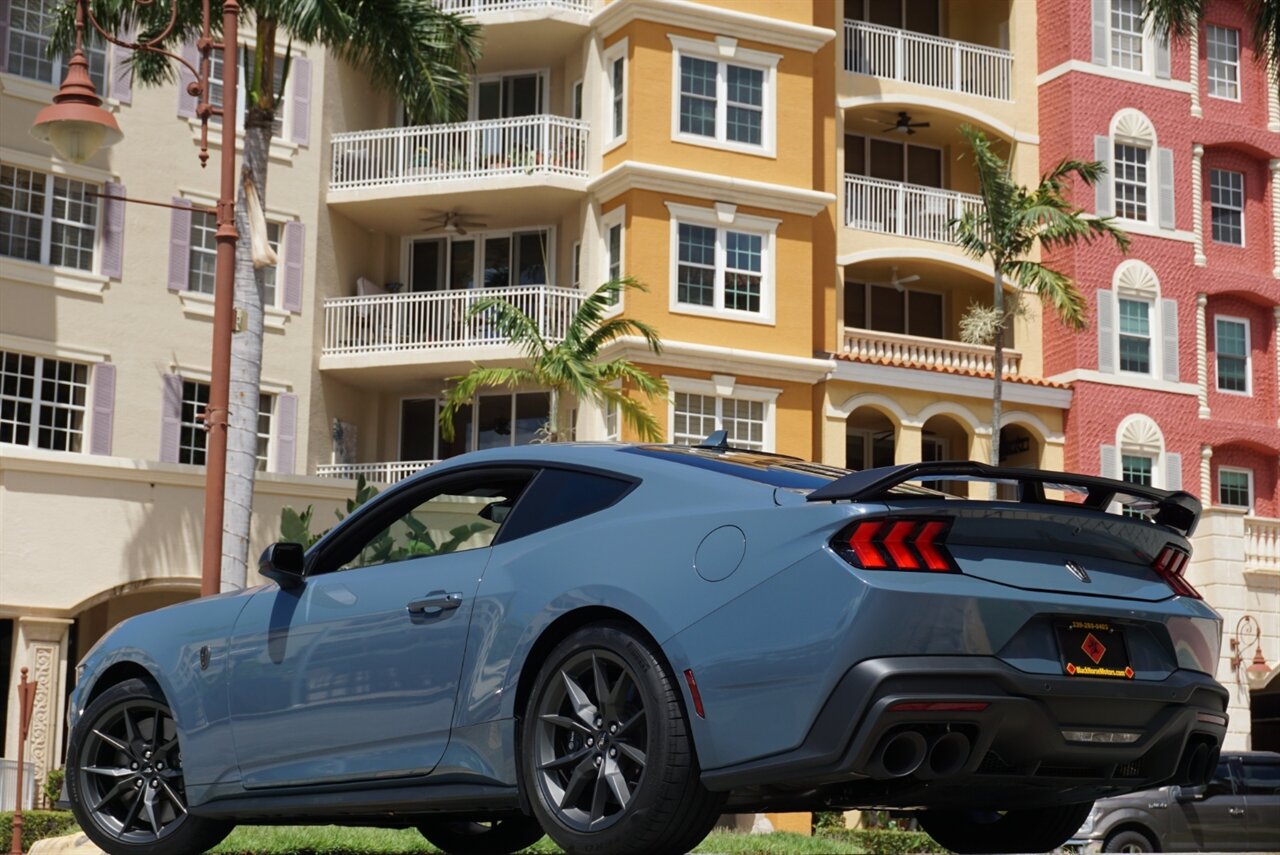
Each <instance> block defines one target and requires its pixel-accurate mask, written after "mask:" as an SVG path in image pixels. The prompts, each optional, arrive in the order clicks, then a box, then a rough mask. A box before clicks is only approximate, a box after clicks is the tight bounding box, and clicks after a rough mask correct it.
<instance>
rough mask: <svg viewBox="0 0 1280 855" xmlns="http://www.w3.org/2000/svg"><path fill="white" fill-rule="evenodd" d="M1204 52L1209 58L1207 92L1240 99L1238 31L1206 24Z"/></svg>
mask: <svg viewBox="0 0 1280 855" xmlns="http://www.w3.org/2000/svg"><path fill="white" fill-rule="evenodd" d="M1204 30H1205V39H1204V41H1205V54H1206V56H1207V57H1208V60H1209V94H1210V95H1211V96H1212V97H1214V98H1228V99H1230V100H1232V101H1239V100H1240V31H1239V30H1233V29H1230V28H1229V27H1218V26H1215V25H1213V24H1208V25H1206V26H1205V28H1204Z"/></svg>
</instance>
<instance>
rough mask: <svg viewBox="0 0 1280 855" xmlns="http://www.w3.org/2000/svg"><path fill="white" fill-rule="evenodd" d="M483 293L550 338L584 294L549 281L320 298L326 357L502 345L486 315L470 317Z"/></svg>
mask: <svg viewBox="0 0 1280 855" xmlns="http://www.w3.org/2000/svg"><path fill="white" fill-rule="evenodd" d="M486 297H496V298H501V299H505V300H508V301H510V302H511V303H514V304H515V305H516V306H518V307H519V308H520V309H521V310H522V311H524V313H525V314H527V315H528V316H529V317H531V318H533V319H534V320H536V321H537V323H538V331H539V332H540V333H541V334H542V336H543V338H545V339H547V340H549V341H559V340H560V339H562V338H564V333H565V330H566V329H567V328H568V326H569V322H570V321H571V320H572V319H573V316H574V313H575V312H577V311H578V307H579V306H580V305H582V301H583V299H585V298H586V293H585V292H583V291H579V290H577V289H574V288H558V287H556V286H554V285H516V286H513V287H509V288H479V289H473V290H465V291H464V290H459V291H426V292H413V293H408V294H375V295H371V296H366V297H336V298H331V299H328V300H325V302H324V349H323V351H322V352H323V353H324V354H325V355H342V354H360V353H386V352H409V351H422V350H442V349H445V348H460V347H480V346H485V345H502V344H506V339H505V338H503V336H502V334H501V332H500V331H499V330H498V328H497V326H496V324H495V323H494V321H493V318H492V316H491V315H490V314H488V313H481V314H478V315H476V316H474V317H471V316H470V313H471V309H472V307H473V306H475V304H476V303H477V302H479V301H480V300H482V299H484V298H486Z"/></svg>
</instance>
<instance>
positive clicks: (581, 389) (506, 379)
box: [440, 277, 667, 442]
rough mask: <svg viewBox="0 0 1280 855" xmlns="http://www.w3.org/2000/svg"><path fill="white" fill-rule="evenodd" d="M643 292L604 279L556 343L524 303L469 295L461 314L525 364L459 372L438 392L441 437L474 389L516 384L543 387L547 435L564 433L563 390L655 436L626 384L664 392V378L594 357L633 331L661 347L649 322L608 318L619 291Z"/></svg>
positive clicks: (628, 282) (555, 437)
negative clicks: (470, 302) (441, 396)
mask: <svg viewBox="0 0 1280 855" xmlns="http://www.w3.org/2000/svg"><path fill="white" fill-rule="evenodd" d="M628 289H631V290H636V291H644V290H646V288H645V287H644V285H643V284H641V283H640V282H637V281H636V280H634V279H632V278H630V277H627V278H623V279H615V280H613V281H611V282H606V283H604V284H603V285H601V286H600V287H599V288H597V289H596V290H595V291H593V292H592V293H590V294H588V295H587V297H586V299H584V300H583V301H582V305H581V306H579V307H578V309H577V311H576V312H574V315H573V317H572V318H571V319H570V320H569V323H568V325H567V326H566V327H565V330H564V337H563V338H562V339H560V340H559V341H555V342H551V341H548V340H547V339H546V338H545V337H544V336H543V334H542V331H541V330H540V329H539V328H538V322H537V320H535V319H534V318H531V317H529V315H527V314H526V313H525V312H524V310H523V309H521V308H520V307H519V306H517V305H515V304H514V303H512V302H511V301H509V300H506V299H503V298H501V297H488V298H485V299H481V300H478V301H476V304H475V305H474V306H472V307H471V310H470V312H468V315H467V316H468V318H469V319H470V318H475V317H478V316H482V315H483V316H484V320H485V322H486V323H488V324H490V325H491V326H492V328H493V329H494V330H495V332H496V333H497V334H498V335H499V336H500V337H502V338H505V339H506V340H507V341H509V342H510V343H511V344H512V345H513V346H515V347H516V348H517V349H519V350H520V351H521V352H522V353H523V354H524V356H525V359H526V364H525V365H521V366H514V367H485V366H482V365H476V366H475V367H473V368H472V369H471V370H470V371H469V372H468V373H466V374H464V375H462V376H460V377H451V378H449V379H450V382H451V383H452V384H453V385H452V386H450V388H449V390H448V391H447V392H446V393H445V404H444V407H443V408H441V411H440V432H441V435H442V436H443V437H444V439H445V440H452V439H453V432H454V426H453V421H454V416H455V415H456V414H457V412H458V410H460V409H461V408H462V407H464V406H466V405H467V404H469V403H471V401H472V399H473V398H474V397H475V395H476V393H477V392H478V391H479V390H481V389H488V388H500V387H507V388H510V389H515V388H517V387H520V386H537V387H539V388H545V389H547V390H548V391H549V393H550V396H551V402H550V408H549V411H548V418H547V425H546V429H545V431H544V432H543V433H544V436H545V438H546V440H547V441H549V442H557V441H559V440H560V438H561V437H563V436H564V435H565V432H566V431H565V426H564V424H563V422H564V419H563V413H562V412H561V410H562V402H563V401H564V399H565V398H566V396H572V397H574V398H576V399H578V400H579V401H592V402H594V403H595V404H598V405H599V406H600V407H601V408H608V407H614V406H616V407H617V408H618V409H619V411H620V412H621V414H622V419H623V421H624V422H625V423H626V424H627V425H629V426H630V427H631V429H632V430H633V431H635V433H636V434H637V435H638V436H639V437H640V438H642V439H646V440H658V439H661V438H662V430H661V429H660V428H659V427H658V421H657V419H656V418H654V416H653V413H651V412H650V411H649V408H648V407H647V406H646V405H645V404H644V403H642V402H641V401H639V400H637V399H636V398H633V397H631V396H630V395H628V394H627V391H628V390H627V387H632V388H634V389H635V390H636V391H638V392H640V394H642V395H643V396H644V397H645V398H653V397H654V396H657V395H665V394H666V392H667V384H666V383H664V382H663V381H662V380H660V379H658V378H655V377H653V376H651V375H650V374H649V373H648V372H647V371H645V370H644V369H643V368H639V367H637V366H636V365H635V364H633V363H632V362H631V360H630V359H627V358H626V357H617V358H615V359H606V360H601V359H600V352H601V351H602V350H603V349H604V347H605V346H606V345H607V344H609V343H610V342H613V341H616V340H618V339H619V338H622V337H623V336H628V335H634V336H639V337H640V338H642V339H643V340H644V342H645V344H646V345H647V346H648V348H649V349H650V350H651V351H653V352H654V353H655V354H658V353H661V352H662V340H661V339H660V338H659V337H658V333H657V331H656V330H655V329H653V327H651V326H649V325H648V324H646V323H644V322H643V321H637V320H635V319H633V318H624V317H612V318H610V317H607V315H608V314H609V313H610V312H612V311H613V310H614V309H616V307H617V304H618V301H619V299H621V296H622V294H623V292H624V291H626V290H628Z"/></svg>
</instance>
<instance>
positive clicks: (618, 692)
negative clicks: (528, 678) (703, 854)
mask: <svg viewBox="0 0 1280 855" xmlns="http://www.w3.org/2000/svg"><path fill="white" fill-rule="evenodd" d="M524 712H525V716H524V721H523V723H522V728H521V752H520V753H521V758H520V761H521V780H522V782H523V785H524V787H525V788H526V790H527V792H528V796H529V801H530V803H531V805H532V807H533V812H534V816H536V817H537V819H538V822H539V823H540V824H541V825H542V827H543V828H544V829H545V830H546V832H547V834H549V835H550V836H551V839H552V840H554V841H555V842H556V843H557V844H559V845H560V847H561V848H563V849H564V850H565V852H567V853H571V855H577V854H578V853H610V855H627V853H654V855H659V853H683V852H687V851H689V850H690V849H692V848H693V847H694V846H696V845H697V844H698V843H699V842H700V841H701V840H702V838H704V837H706V836H707V833H708V832H710V831H711V827H712V826H713V825H714V824H715V822H716V820H717V819H718V818H719V815H720V809H721V807H722V806H723V804H724V798H725V797H724V795H723V794H719V793H712V792H710V791H709V790H707V789H706V788H705V787H703V786H702V782H701V780H700V770H699V768H698V761H697V758H696V756H695V755H694V751H693V743H692V740H691V738H690V735H689V727H688V722H687V720H686V718H685V714H684V705H683V703H682V701H681V696H680V692H679V690H678V689H677V687H676V683H675V680H674V679H673V678H672V676H671V674H670V673H669V672H668V670H667V668H666V667H664V665H663V664H662V660H661V659H660V658H659V656H658V654H657V651H656V650H655V649H654V648H653V647H652V646H651V645H650V644H649V643H648V642H647V641H644V640H642V639H641V638H639V637H638V636H637V634H636V633H635V632H634V631H633V630H631V629H630V628H628V627H626V626H622V625H618V624H600V625H593V626H587V627H583V628H582V629H579V630H578V631H576V632H574V633H573V634H572V635H570V636H569V637H568V638H566V639H565V640H564V641H562V642H561V643H560V644H559V645H557V646H556V648H555V649H554V650H552V651H551V654H550V655H549V656H548V657H547V658H546V660H545V661H544V662H543V663H542V666H541V668H540V669H539V671H538V676H537V679H536V681H535V682H534V684H533V690H532V691H531V692H530V695H529V703H528V706H527V707H526V709H525V711H524Z"/></svg>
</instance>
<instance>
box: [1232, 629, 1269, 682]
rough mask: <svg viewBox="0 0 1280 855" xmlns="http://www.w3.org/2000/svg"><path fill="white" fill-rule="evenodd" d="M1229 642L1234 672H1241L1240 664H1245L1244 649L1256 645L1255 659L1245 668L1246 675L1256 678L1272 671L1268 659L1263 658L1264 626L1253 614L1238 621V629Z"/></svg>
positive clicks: (1251, 678)
mask: <svg viewBox="0 0 1280 855" xmlns="http://www.w3.org/2000/svg"><path fill="white" fill-rule="evenodd" d="M1229 644H1230V645H1231V670H1232V672H1239V670H1240V666H1241V665H1243V664H1244V649H1245V648H1247V647H1248V646H1249V645H1254V650H1253V661H1252V662H1251V663H1249V667H1247V668H1245V669H1244V673H1245V677H1246V678H1247V679H1249V680H1256V679H1260V678H1262V677H1265V676H1266V675H1267V674H1270V673H1271V666H1269V665H1268V664H1267V660H1266V659H1264V658H1262V627H1261V626H1259V625H1258V620H1257V618H1255V617H1254V616H1253V615H1244V616H1243V617H1241V618H1240V620H1238V621H1236V631H1235V634H1234V635H1233V636H1232V637H1231V639H1230V641H1229Z"/></svg>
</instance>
